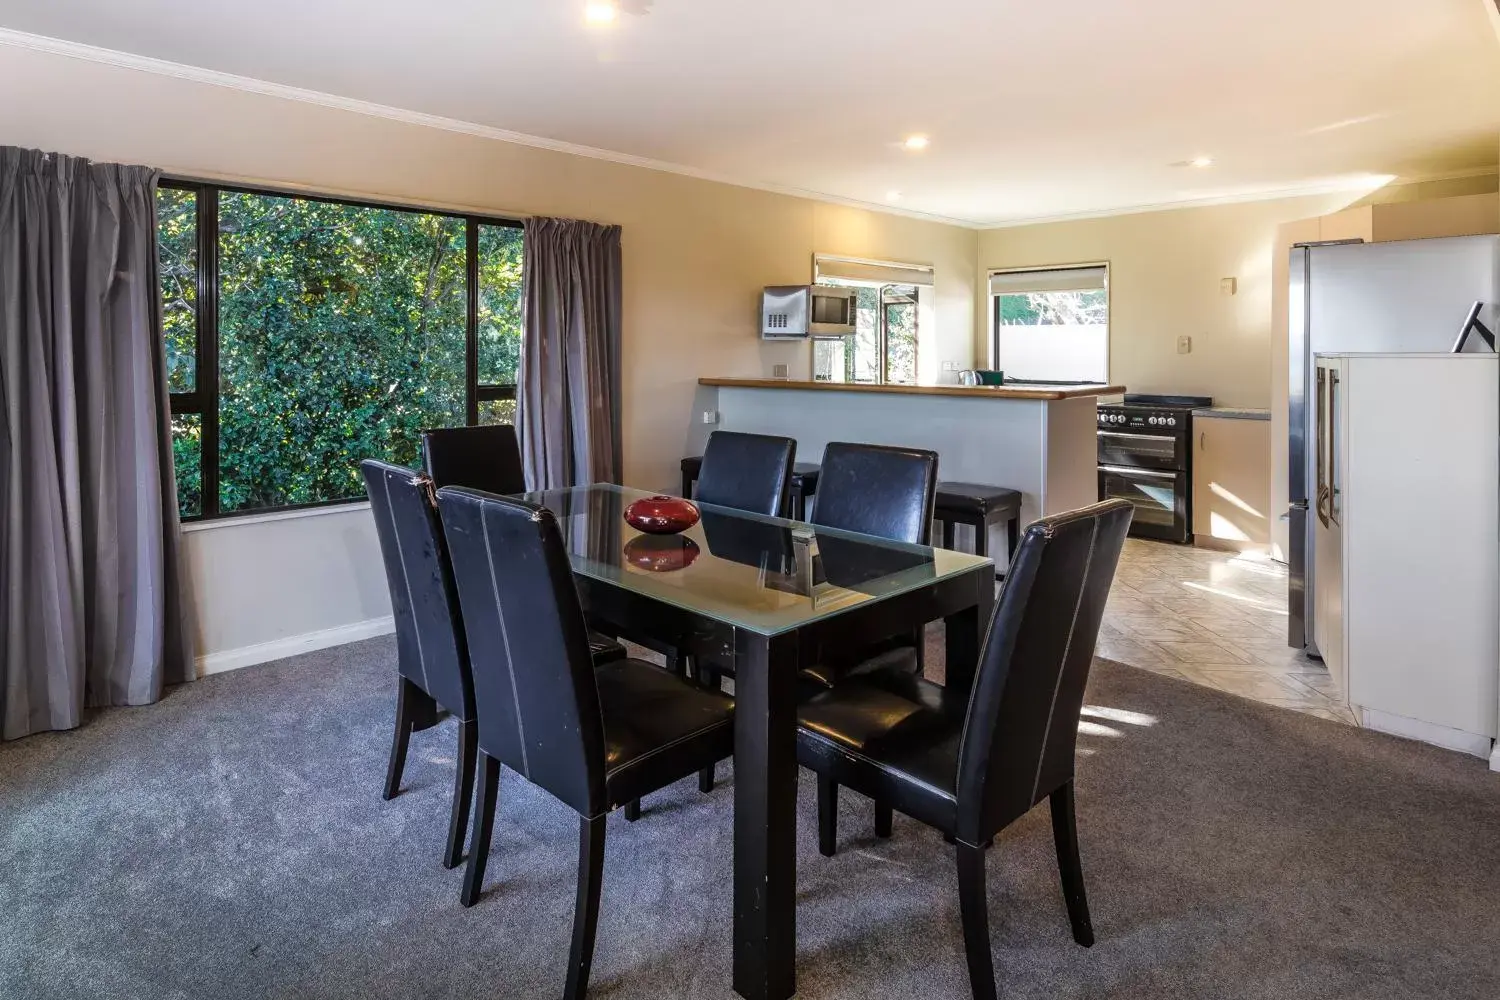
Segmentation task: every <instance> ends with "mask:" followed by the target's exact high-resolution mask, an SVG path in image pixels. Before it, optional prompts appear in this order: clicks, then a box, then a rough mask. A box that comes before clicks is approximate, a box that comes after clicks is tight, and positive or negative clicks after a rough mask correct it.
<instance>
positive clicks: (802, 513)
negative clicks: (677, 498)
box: [682, 455, 823, 521]
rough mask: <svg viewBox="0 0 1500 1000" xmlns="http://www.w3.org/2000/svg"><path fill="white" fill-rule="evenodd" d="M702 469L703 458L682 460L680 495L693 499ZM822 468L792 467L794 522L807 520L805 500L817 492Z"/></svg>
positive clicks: (809, 464)
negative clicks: (694, 488) (694, 489)
mask: <svg viewBox="0 0 1500 1000" xmlns="http://www.w3.org/2000/svg"><path fill="white" fill-rule="evenodd" d="M702 469H703V456H702V455H694V456H692V457H691V458H684V459H683V460H682V495H683V496H684V497H686V498H687V499H689V500H691V499H692V498H693V487H694V486H695V485H696V484H697V482H698V474H699V472H700V471H701V470H702ZM822 471H823V467H822V466H821V465H819V464H817V463H816V462H796V463H793V465H792V511H791V517H792V520H794V521H805V520H807V500H808V498H809V497H811V496H812V495H813V494H814V493H817V492H818V474H819V473H821V472H822Z"/></svg>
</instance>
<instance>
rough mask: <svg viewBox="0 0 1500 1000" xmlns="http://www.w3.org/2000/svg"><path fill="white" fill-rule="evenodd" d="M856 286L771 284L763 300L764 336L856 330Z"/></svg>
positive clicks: (780, 337)
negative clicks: (854, 287)
mask: <svg viewBox="0 0 1500 1000" xmlns="http://www.w3.org/2000/svg"><path fill="white" fill-rule="evenodd" d="M854 292H855V289H853V288H836V287H833V286H831V285H770V286H767V288H766V290H765V292H764V293H763V294H762V295H761V300H760V335H761V339H763V340H791V339H794V338H798V337H814V338H820V337H830V338H832V337H847V336H849V335H850V334H852V333H853V332H854Z"/></svg>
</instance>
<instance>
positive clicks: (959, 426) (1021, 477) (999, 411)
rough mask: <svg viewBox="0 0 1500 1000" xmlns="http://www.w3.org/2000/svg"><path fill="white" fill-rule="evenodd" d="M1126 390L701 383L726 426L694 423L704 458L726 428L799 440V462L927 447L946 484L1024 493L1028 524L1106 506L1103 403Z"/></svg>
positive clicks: (701, 400)
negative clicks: (849, 448) (872, 447)
mask: <svg viewBox="0 0 1500 1000" xmlns="http://www.w3.org/2000/svg"><path fill="white" fill-rule="evenodd" d="M1124 391H1125V388H1124V386H1118V385H1090V386H1031V385H1006V386H961V385H931V386H917V385H872V384H868V383H856V382H810V381H791V380H786V379H754V378H701V379H699V380H698V396H697V401H696V405H695V407H694V408H695V410H696V411H697V412H698V413H700V414H701V413H716V414H717V418H718V422H717V424H709V425H706V424H704V423H702V422H701V421H700V420H695V421H694V423H693V431H694V440H693V441H692V442H690V446H691V447H694V448H696V449H698V450H697V451H695V452H692V453H693V454H702V450H701V449H702V446H703V444H704V442H705V441H706V439H707V437H708V434H709V432H710V431H713V430H726V431H743V432H747V433H754V434H778V435H782V436H784V437H789V438H794V439H795V440H796V441H797V460H798V461H800V462H817V461H818V460H819V459H820V457H821V456H822V454H823V447H824V446H825V445H827V444H828V442H830V441H854V442H864V443H870V444H888V445H901V446H905V447H911V448H926V449H929V450H931V451H935V452H937V454H938V478H940V479H943V480H947V481H952V482H964V483H983V484H986V485H991V486H1002V487H1006V488H1008V489H1013V490H1017V491H1019V492H1020V493H1021V495H1022V501H1021V523H1022V524H1026V523H1028V522H1030V521H1032V520H1035V519H1036V518H1038V517H1041V516H1042V515H1044V514H1051V513H1056V512H1058V511H1064V510H1071V509H1074V508H1077V507H1083V506H1086V505H1088V504H1091V503H1094V502H1095V501H1096V500H1098V498H1099V485H1098V483H1099V479H1098V459H1097V454H1098V446H1097V443H1096V442H1097V438H1096V431H1097V430H1098V418H1097V415H1096V405H1095V404H1096V401H1097V399H1098V397H1100V396H1115V395H1119V394H1120V393H1123V392H1124ZM1004 535H1005V533H1004V531H1003V530H997V531H995V533H994V537H992V538H991V539H990V552H991V553H993V554H994V555H995V558H996V560H997V561H1000V560H1003V559H1008V558H1009V555H1010V553H1008V552H1007V551H1006V545H1005V537H1004ZM1002 554H1003V555H1002ZM1002 565H1003V563H1002Z"/></svg>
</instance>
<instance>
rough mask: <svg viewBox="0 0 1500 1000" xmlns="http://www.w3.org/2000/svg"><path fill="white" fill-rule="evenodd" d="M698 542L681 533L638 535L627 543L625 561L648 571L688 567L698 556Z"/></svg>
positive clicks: (672, 570) (658, 571) (673, 570)
mask: <svg viewBox="0 0 1500 1000" xmlns="http://www.w3.org/2000/svg"><path fill="white" fill-rule="evenodd" d="M699 551H701V550H700V549H699V548H698V543H697V542H695V541H693V540H692V539H691V538H683V537H682V536H680V535H636V536H635V537H634V538H632V539H631V540H630V541H628V542H626V543H625V562H626V563H628V564H629V565H631V566H634V567H635V568H636V569H643V570H645V571H646V572H648V573H672V572H675V571H676V570H679V569H687V568H688V567H689V566H691V565H692V564H693V560H694V559H697V558H698V553H699Z"/></svg>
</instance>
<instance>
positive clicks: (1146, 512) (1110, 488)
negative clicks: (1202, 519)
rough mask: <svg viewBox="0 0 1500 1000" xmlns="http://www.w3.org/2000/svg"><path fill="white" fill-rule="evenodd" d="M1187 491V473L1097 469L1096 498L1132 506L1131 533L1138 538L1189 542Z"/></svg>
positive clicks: (1156, 470)
mask: <svg viewBox="0 0 1500 1000" xmlns="http://www.w3.org/2000/svg"><path fill="white" fill-rule="evenodd" d="M1190 488H1191V487H1190V485H1189V483H1188V475H1187V473H1186V472H1164V471H1161V470H1158V469H1132V468H1128V467H1126V466H1119V465H1101V466H1099V499H1100V500H1113V499H1116V498H1119V499H1121V500H1129V501H1130V502H1131V503H1132V504H1134V505H1135V517H1134V518H1133V519H1132V520H1131V522H1130V533H1131V534H1132V535H1135V536H1137V537H1140V538H1160V539H1163V540H1165V541H1169V542H1186V541H1188V539H1189V537H1190V536H1189V534H1188V495H1189V490H1190Z"/></svg>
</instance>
